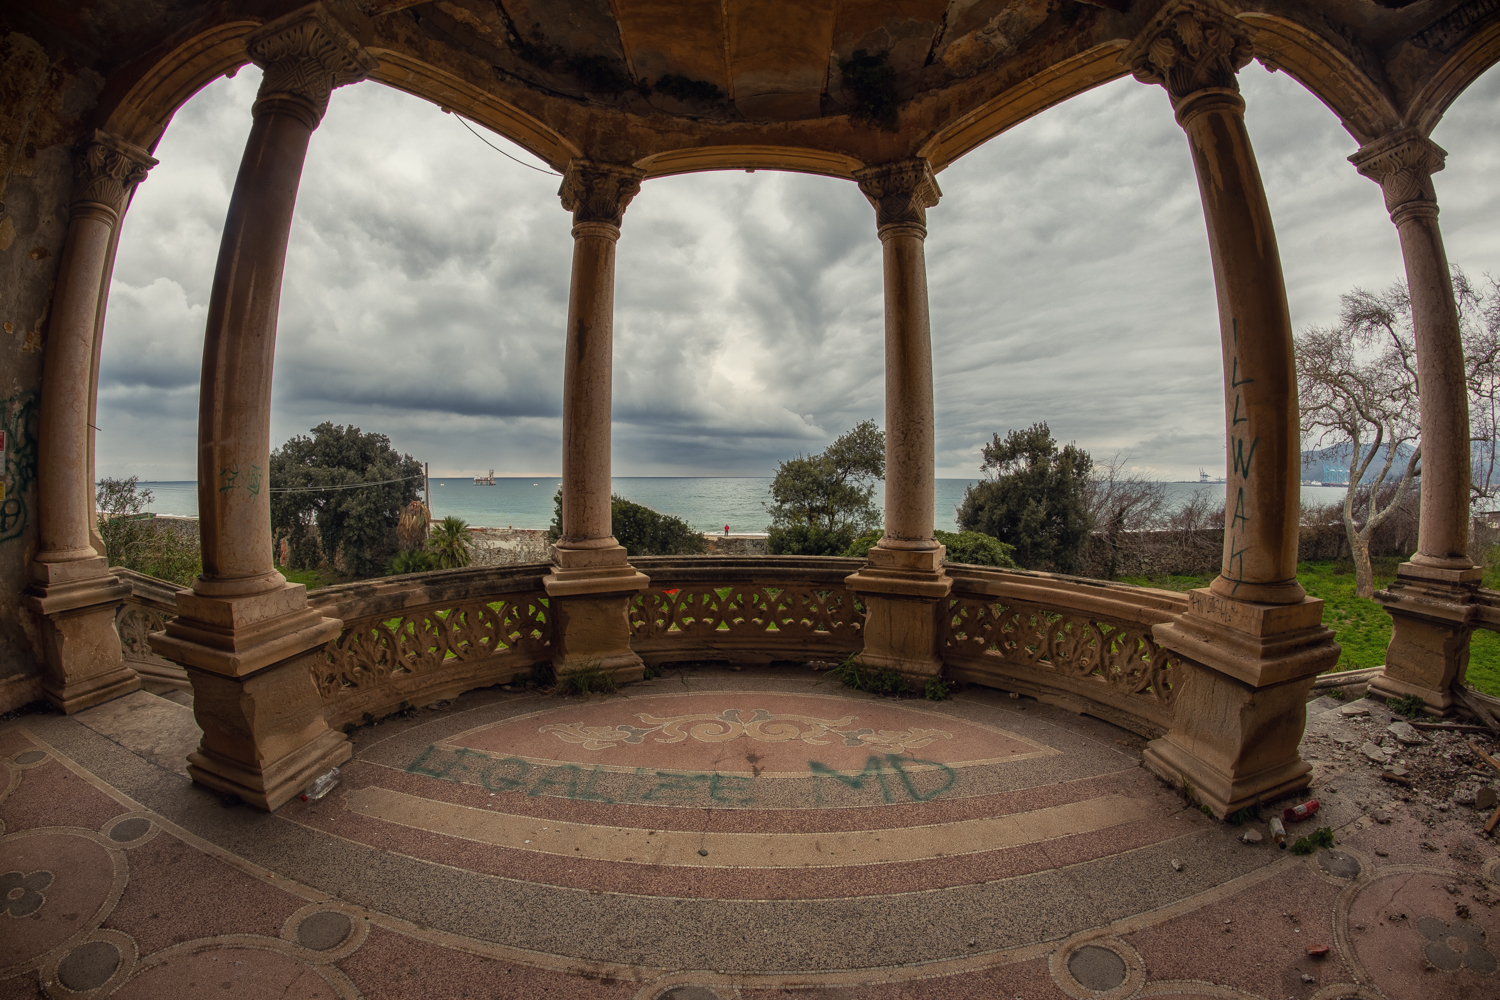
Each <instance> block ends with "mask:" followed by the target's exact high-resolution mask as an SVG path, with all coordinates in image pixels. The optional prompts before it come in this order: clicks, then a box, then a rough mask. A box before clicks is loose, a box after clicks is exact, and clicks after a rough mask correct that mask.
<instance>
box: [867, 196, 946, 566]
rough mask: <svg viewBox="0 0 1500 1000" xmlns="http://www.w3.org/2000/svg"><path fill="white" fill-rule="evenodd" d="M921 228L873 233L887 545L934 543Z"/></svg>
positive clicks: (925, 546) (930, 546) (914, 546)
mask: <svg viewBox="0 0 1500 1000" xmlns="http://www.w3.org/2000/svg"><path fill="white" fill-rule="evenodd" d="M924 236H925V231H924V230H923V229H922V227H920V226H916V225H891V226H886V227H884V228H883V229H882V230H881V232H880V238H881V244H882V246H881V257H882V261H883V263H884V276H885V468H886V480H885V538H884V539H883V540H882V541H881V544H882V545H884V546H886V547H888V548H902V549H935V548H937V542H936V541H935V540H934V539H933V536H932V530H933V524H934V520H935V518H934V508H935V506H936V486H937V483H936V480H935V476H936V471H935V468H934V466H935V463H936V451H937V444H936V430H935V428H934V422H933V401H932V331H931V325H930V322H929V320H928V311H927V262H926V259H925V256H924V253H923V237H924Z"/></svg>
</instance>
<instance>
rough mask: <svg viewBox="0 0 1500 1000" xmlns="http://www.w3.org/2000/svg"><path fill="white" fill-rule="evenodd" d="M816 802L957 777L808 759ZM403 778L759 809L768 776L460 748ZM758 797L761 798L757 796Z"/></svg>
mask: <svg viewBox="0 0 1500 1000" xmlns="http://www.w3.org/2000/svg"><path fill="white" fill-rule="evenodd" d="M807 766H808V771H809V773H810V774H811V775H812V778H813V781H812V790H813V800H814V804H815V805H817V806H819V807H823V806H855V805H876V804H882V803H886V804H889V803H897V802H930V801H932V800H933V799H935V798H937V797H938V796H941V795H946V794H947V793H949V792H951V791H952V790H953V789H954V787H955V786H956V785H957V784H958V772H956V771H955V770H954V769H953V768H951V767H949V766H948V765H946V764H943V763H940V762H938V761H933V760H922V759H920V758H917V757H905V756H901V755H899V754H883V755H876V754H871V755H870V756H869V757H868V758H866V760H865V764H864V767H863V769H861V770H860V771H857V772H845V771H839V770H837V769H835V768H833V767H830V766H828V765H827V764H824V763H822V762H821V761H815V760H814V761H808V763H807ZM406 771H407V773H408V774H419V775H423V776H424V777H428V778H437V779H439V780H441V781H452V782H455V783H457V784H464V785H478V786H480V787H482V788H485V789H487V790H489V791H491V792H494V793H497V794H498V793H501V792H510V793H515V794H520V795H525V796H528V797H547V798H563V799H571V800H573V801H576V802H598V803H602V804H606V805H621V804H627V805H645V804H651V805H673V806H702V807H704V808H724V807H726V806H727V807H736V806H738V807H744V806H752V805H755V804H757V800H758V795H757V792H758V790H760V789H764V788H765V784H764V783H765V782H767V781H770V780H775V779H771V778H761V777H754V776H750V775H740V774H720V773H718V772H717V771H710V772H683V771H661V770H656V769H654V768H647V767H637V768H635V769H634V770H633V771H620V770H617V769H609V768H605V767H602V766H600V765H597V764H595V765H589V766H581V765H578V764H538V763H536V762H534V761H529V760H524V759H522V758H520V757H496V756H493V755H491V754H487V753H482V752H480V751H478V750H471V749H469V748H468V747H458V748H457V749H455V750H447V749H444V748H442V747H438V746H436V745H434V744H429V745H428V746H427V747H425V748H424V749H423V750H422V752H421V753H419V754H418V755H417V756H416V758H414V759H413V760H412V761H411V763H410V764H408V765H407V766H406ZM760 797H761V798H763V796H760Z"/></svg>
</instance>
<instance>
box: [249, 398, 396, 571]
mask: <svg viewBox="0 0 1500 1000" xmlns="http://www.w3.org/2000/svg"><path fill="white" fill-rule="evenodd" d="M270 479H271V531H272V533H273V534H274V535H275V536H276V537H278V538H281V537H285V538H287V539H289V541H290V543H291V551H292V560H291V562H292V566H293V567H294V568H296V567H299V566H300V567H316V566H318V565H319V564H321V563H322V562H325V561H326V562H329V563H334V562H336V561H338V560H342V563H343V566H344V568H345V569H346V570H347V571H348V572H349V573H351V574H353V575H354V576H375V575H377V574H378V573H380V571H381V570H382V569H383V568H384V566H385V564H386V561H387V560H388V559H389V558H390V557H391V555H392V554H393V553H394V552H395V551H396V548H397V540H396V524H397V522H398V521H399V520H400V517H401V510H402V508H403V507H405V506H406V505H407V504H408V503H410V502H411V501H413V500H416V499H417V498H418V496H419V495H420V494H421V485H422V463H421V462H418V461H417V460H416V459H415V458H412V457H411V456H410V455H402V454H400V453H399V452H397V451H396V449H394V448H392V447H391V439H390V438H388V437H386V436H385V435H384V434H365V433H363V432H362V431H361V430H360V429H359V428H358V427H354V426H349V427H343V426H338V425H335V424H332V423H322V424H319V425H318V426H317V427H314V428H313V429H312V436H311V437H304V436H302V435H298V436H296V437H294V438H292V439H291V440H289V441H287V443H286V444H284V445H282V446H281V448H280V449H278V450H277V451H275V452H274V453H272V455H271V477H270ZM314 525H316V527H317V531H316V533H314V532H313V530H312V529H313V527H314Z"/></svg>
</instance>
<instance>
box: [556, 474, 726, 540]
mask: <svg viewBox="0 0 1500 1000" xmlns="http://www.w3.org/2000/svg"><path fill="white" fill-rule="evenodd" d="M609 520H610V534H612V535H614V536H615V541H617V542H619V543H620V544H621V545H623V546H625V554H626V555H632V556H693V555H699V554H700V553H702V552H703V550H704V549H705V548H707V545H706V543H705V542H704V541H703V533H702V532H701V531H695V530H693V526H692V525H690V524H688V523H687V522H686V521H684V520H683V519H682V518H680V517H673V516H672V515H671V514H663V513H661V512H659V511H654V510H652V509H651V508H650V507H645V506H642V505H641V504H638V503H635V502H633V501H630V500H626V499H625V498H624V497H621V496H619V495H615V496H611V497H610V498H609ZM561 537H562V487H561V486H559V487H558V488H557V492H556V493H554V494H553V495H552V524H551V525H550V526H548V528H547V538H548V539H549V540H550V541H554V542H555V541H557V540H558V539H559V538H561Z"/></svg>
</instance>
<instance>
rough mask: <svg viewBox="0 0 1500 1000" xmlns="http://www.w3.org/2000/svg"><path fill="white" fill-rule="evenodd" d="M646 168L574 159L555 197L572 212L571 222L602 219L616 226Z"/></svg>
mask: <svg viewBox="0 0 1500 1000" xmlns="http://www.w3.org/2000/svg"><path fill="white" fill-rule="evenodd" d="M645 176H646V171H644V170H639V169H637V168H635V167H624V166H620V165H618V164H614V163H599V162H598V161H596V160H581V159H574V160H570V161H569V162H568V169H567V170H566V171H565V172H564V173H563V182H562V187H560V188H558V189H557V196H558V197H559V198H561V199H562V206H563V208H565V209H567V210H568V211H570V212H572V213H573V224H574V225H575V226H576V225H580V224H582V223H586V222H602V223H604V224H606V225H610V226H614V227H615V228H616V229H619V228H620V220H622V219H623V218H625V208H626V206H628V205H629V204H630V200H631V199H632V198H634V197H635V196H636V195H637V194H639V193H640V190H641V180H642V179H643V178H644V177H645Z"/></svg>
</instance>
